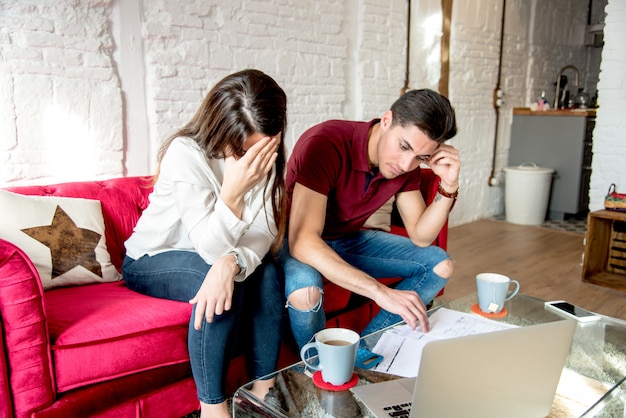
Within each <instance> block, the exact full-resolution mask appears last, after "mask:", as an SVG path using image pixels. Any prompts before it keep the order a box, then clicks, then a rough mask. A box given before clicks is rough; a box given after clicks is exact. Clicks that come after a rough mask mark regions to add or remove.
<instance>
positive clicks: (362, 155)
mask: <svg viewBox="0 0 626 418" xmlns="http://www.w3.org/2000/svg"><path fill="white" fill-rule="evenodd" d="M379 122H380V119H372V120H371V121H370V122H369V123H362V124H359V125H358V126H357V128H356V129H355V130H354V136H353V143H354V146H353V147H352V150H351V157H352V168H353V170H355V171H363V172H365V173H369V172H370V171H371V170H370V165H369V161H368V160H367V143H368V139H369V138H368V133H369V131H370V129H371V128H372V126H374V125H375V124H377V123H379Z"/></svg>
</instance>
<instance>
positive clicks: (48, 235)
mask: <svg viewBox="0 0 626 418" xmlns="http://www.w3.org/2000/svg"><path fill="white" fill-rule="evenodd" d="M0 208H2V216H0V237H1V238H3V239H5V240H7V241H9V242H12V243H13V244H15V245H17V246H18V247H20V248H21V249H22V250H23V251H24V252H25V253H26V254H27V255H28V256H29V257H30V259H31V261H32V262H33V264H35V267H36V268H37V271H38V272H39V276H40V278H41V282H42V284H43V288H44V289H51V288H53V287H59V286H73V285H81V284H87V283H97V282H110V281H116V280H120V279H121V276H120V274H119V273H118V272H117V270H116V269H115V266H113V264H111V259H110V256H109V253H108V251H107V248H106V240H105V235H104V219H103V217H102V208H101V206H100V201H98V200H89V199H78V198H67V197H54V196H25V195H21V194H18V193H12V192H8V191H5V190H0Z"/></svg>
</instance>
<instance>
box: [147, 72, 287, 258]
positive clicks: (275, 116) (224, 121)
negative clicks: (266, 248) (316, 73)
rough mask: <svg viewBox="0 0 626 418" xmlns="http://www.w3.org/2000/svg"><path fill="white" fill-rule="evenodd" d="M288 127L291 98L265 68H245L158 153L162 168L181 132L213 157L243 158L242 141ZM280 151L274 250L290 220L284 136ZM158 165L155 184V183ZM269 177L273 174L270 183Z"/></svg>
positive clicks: (274, 192) (216, 88)
mask: <svg viewBox="0 0 626 418" xmlns="http://www.w3.org/2000/svg"><path fill="white" fill-rule="evenodd" d="M286 130H287V96H286V95H285V92H284V91H283V89H282V88H281V87H280V86H279V85H278V84H277V83H276V81H274V80H273V79H272V78H271V77H269V76H268V75H266V74H264V73H263V72H261V71H258V70H253V69H248V70H243V71H240V72H237V73H234V74H231V75H229V76H227V77H225V78H224V79H222V80H221V81H220V82H218V83H217V84H216V85H215V86H214V87H213V88H212V89H211V91H210V92H209V94H207V96H206V97H205V99H204V101H203V102H202V105H201V106H200V108H199V109H198V111H197V112H196V114H195V115H194V117H193V118H192V119H191V120H190V121H189V123H187V124H186V125H185V126H184V127H183V128H181V129H180V130H179V131H178V132H176V133H175V134H174V135H172V136H171V137H169V138H168V139H167V141H165V143H164V144H163V145H162V146H161V149H160V150H159V154H158V156H157V158H158V162H159V168H160V165H161V160H163V156H164V155H165V153H166V152H167V149H168V147H169V146H170V144H171V143H172V141H173V140H174V139H175V138H177V137H180V136H184V137H188V138H191V139H193V140H194V141H196V143H197V144H198V145H199V146H200V148H202V149H203V150H204V153H205V155H206V157H207V159H210V158H224V157H225V155H226V153H227V152H228V153H231V152H232V153H233V154H234V155H236V156H239V157H241V156H242V155H243V154H244V152H245V151H244V149H243V144H244V142H245V141H246V140H247V139H248V138H249V137H250V136H251V135H252V134H254V133H256V132H258V133H260V134H262V135H267V136H275V135H278V133H281V132H282V138H284V137H285V132H286ZM282 138H281V139H282ZM277 152H278V158H277V159H276V163H275V175H274V181H273V182H272V186H271V187H272V211H273V214H274V219H275V221H276V229H277V230H278V233H277V235H276V237H275V238H274V242H273V243H272V247H271V250H272V252H273V253H276V252H277V251H278V250H279V249H280V246H281V245H282V241H283V237H284V236H285V230H286V223H287V220H286V218H287V214H286V196H285V164H286V153H285V144H284V141H282V140H281V142H280V145H279V146H278V149H277ZM159 168H157V172H156V174H155V175H154V178H153V182H156V179H157V177H158V175H159ZM271 176H272V173H271V172H269V173H268V174H267V178H268V181H269V179H270V178H271ZM266 187H267V186H266Z"/></svg>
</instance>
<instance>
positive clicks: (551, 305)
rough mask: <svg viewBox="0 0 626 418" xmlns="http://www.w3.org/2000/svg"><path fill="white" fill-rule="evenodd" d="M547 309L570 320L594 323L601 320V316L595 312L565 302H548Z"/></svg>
mask: <svg viewBox="0 0 626 418" xmlns="http://www.w3.org/2000/svg"><path fill="white" fill-rule="evenodd" d="M545 306H546V309H549V310H551V311H554V312H556V313H558V314H561V315H564V316H566V317H568V318H572V319H575V320H577V321H580V322H593V321H598V320H599V319H600V315H598V314H595V313H593V312H589V311H587V310H585V309H583V308H580V307H578V306H576V305H572V304H571V303H569V302H567V301H564V300H553V301H549V302H546V304H545Z"/></svg>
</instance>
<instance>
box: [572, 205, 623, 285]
mask: <svg viewBox="0 0 626 418" xmlns="http://www.w3.org/2000/svg"><path fill="white" fill-rule="evenodd" d="M582 280H583V281H584V282H589V283H594V284H598V285H601V286H606V287H611V288H613V289H618V290H622V291H626V213H625V212H615V211H610V210H599V211H595V212H591V213H589V215H588V216H587V236H586V238H585V253H584V255H583V273H582Z"/></svg>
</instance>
